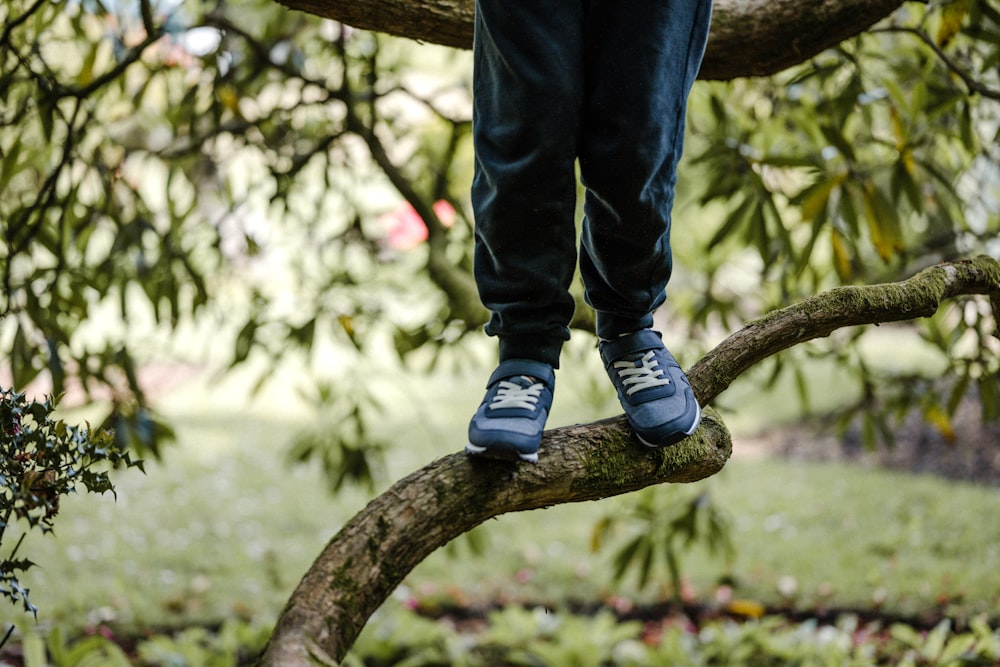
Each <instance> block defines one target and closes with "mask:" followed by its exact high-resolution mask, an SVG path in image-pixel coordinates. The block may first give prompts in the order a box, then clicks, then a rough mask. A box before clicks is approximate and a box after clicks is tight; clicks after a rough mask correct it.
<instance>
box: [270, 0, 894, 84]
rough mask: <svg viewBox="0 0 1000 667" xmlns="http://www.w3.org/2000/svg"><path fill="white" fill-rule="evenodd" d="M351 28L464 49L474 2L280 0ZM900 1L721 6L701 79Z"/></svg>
mask: <svg viewBox="0 0 1000 667" xmlns="http://www.w3.org/2000/svg"><path fill="white" fill-rule="evenodd" d="M278 1H279V2H281V3H282V4H284V5H285V6H287V7H290V8H292V9H299V10H302V11H304V12H308V13H310V14H316V15H318V16H323V17H326V18H330V19H334V20H336V21H342V22H344V23H347V24H349V25H352V26H355V27H358V28H364V29H367V30H375V31H379V32H387V33H390V34H393V35H400V36H403V37H410V38H412V39H416V40H419V41H426V42H433V43H435V44H444V45H445V46H453V47H457V48H462V49H468V48H470V47H471V45H472V30H473V27H472V24H473V16H474V12H475V10H474V3H473V0H358V1H356V2H340V1H339V0H278ZM901 4H902V0H817V1H816V2H811V3H809V5H808V9H804V7H803V5H802V3H801V2H798V1H797V0H716V2H715V13H714V17H713V22H712V35H711V38H710V40H709V43H708V53H707V54H706V55H705V61H704V63H703V64H702V67H701V74H700V77H701V78H703V79H734V78H738V77H743V76H764V75H769V74H774V73H776V72H780V71H781V70H783V69H786V68H788V67H791V66H792V65H796V64H798V63H801V62H804V61H806V60H808V59H809V58H811V57H812V56H814V55H816V54H817V53H820V52H821V51H823V50H824V49H827V48H829V47H831V46H835V45H836V44H839V43H840V42H842V41H843V40H845V39H847V38H849V37H853V36H854V35H857V34H858V33H860V32H862V31H864V30H866V29H867V28H869V27H870V26H871V25H872V24H874V23H875V22H876V21H878V20H880V19H882V18H884V17H886V16H888V15H889V14H891V13H892V12H893V11H894V10H895V9H896V8H898V7H899V6H900V5H901Z"/></svg>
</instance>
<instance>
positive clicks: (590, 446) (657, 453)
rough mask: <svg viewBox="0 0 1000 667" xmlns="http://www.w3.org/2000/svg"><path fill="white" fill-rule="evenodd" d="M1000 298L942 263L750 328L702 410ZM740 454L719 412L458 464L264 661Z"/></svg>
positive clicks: (291, 656)
mask: <svg viewBox="0 0 1000 667" xmlns="http://www.w3.org/2000/svg"><path fill="white" fill-rule="evenodd" d="M970 294H981V295H987V296H988V297H989V298H990V299H991V301H993V302H994V303H995V302H996V300H997V295H1000V262H998V261H997V260H995V259H992V258H990V257H986V256H983V257H978V258H976V259H972V260H966V261H960V262H955V263H948V264H942V265H939V266H935V267H931V268H929V269H925V270H924V271H922V272H921V273H919V274H917V275H916V276H914V277H912V278H910V279H908V280H906V281H903V282H900V283H889V284H883V285H872V286H866V287H841V288H837V289H833V290H830V291H828V292H825V293H823V294H820V295H819V296H816V297H812V298H810V299H807V300H806V301H803V302H802V303H799V304H797V305H793V306H789V307H787V308H784V309H782V310H778V311H775V312H773V313H771V314H769V315H767V316H765V317H762V318H761V319H759V320H756V321H754V322H751V323H749V324H748V325H747V326H745V327H744V328H743V329H741V330H740V331H738V332H736V333H734V334H733V335H732V336H730V337H729V338H727V339H726V340H725V341H723V342H722V343H721V344H720V345H718V346H717V347H716V348H715V349H714V350H712V351H711V352H709V353H708V354H707V355H705V357H704V358H703V359H702V360H701V361H699V362H698V363H697V364H695V365H694V367H692V368H691V370H690V371H689V373H688V375H689V377H690V379H691V384H692V385H693V386H694V389H695V392H696V393H697V395H698V397H699V399H700V400H701V401H702V403H704V404H707V403H710V402H711V400H712V399H714V398H715V397H716V396H718V395H719V394H720V393H721V392H722V391H723V390H725V388H726V387H728V386H729V384H730V383H731V382H732V381H733V380H734V379H735V378H736V377H737V376H739V375H740V374H741V373H742V372H744V371H745V370H747V369H748V368H750V367H752V366H753V365H754V364H757V363H759V362H760V361H762V360H763V359H766V358H767V357H769V356H771V355H773V354H775V353H777V352H780V351H781V350H785V349H787V348H789V347H792V346H793V345H797V344H799V343H802V342H805V341H808V340H812V339H814V338H820V337H824V336H827V335H829V334H830V333H832V332H833V331H835V330H836V329H839V328H842V327H847V326H855V325H859V324H878V323H882V322H893V321H902V320H909V319H914V318H917V317H926V316H929V315H931V314H933V313H934V312H936V311H937V309H938V308H939V307H940V305H941V304H942V302H944V301H945V300H947V299H951V298H954V297H957V296H960V295H970ZM731 450H732V443H731V440H730V436H729V433H728V431H727V430H726V427H725V425H724V424H723V423H722V421H721V419H720V418H719V415H718V413H716V412H715V411H714V410H712V409H711V408H708V409H706V413H705V419H704V421H703V425H702V426H701V428H699V429H698V431H697V432H696V433H695V434H694V435H693V436H692V437H690V438H688V439H687V440H685V441H683V442H682V443H680V444H679V445H676V446H674V447H670V448H667V449H665V450H650V449H647V448H644V447H641V446H638V445H636V444H635V443H634V442H633V441H632V439H631V435H630V432H629V429H628V427H627V424H626V422H625V420H624V418H623V417H617V418H613V419H607V420H603V421H599V422H594V423H591V424H584V425H580V426H571V427H565V428H559V429H553V430H551V431H548V432H546V434H545V439H544V441H543V443H542V452H543V454H542V457H541V459H540V461H539V463H538V464H537V465H526V464H522V465H515V464H504V463H498V462H493V461H482V460H477V459H472V458H469V457H467V456H465V455H464V454H452V455H450V456H446V457H444V458H442V459H439V460H437V461H434V462H433V463H431V464H429V465H427V466H425V467H424V468H421V469H420V470H417V471H416V472H414V473H412V474H410V475H409V476H407V477H405V478H403V479H401V480H400V481H399V482H397V483H396V484H394V485H393V486H392V487H391V488H390V489H389V490H388V491H386V492H385V493H383V494H382V495H380V496H379V497H377V498H375V499H374V500H373V501H372V502H371V503H370V504H369V505H368V506H367V507H366V508H365V509H364V510H362V511H361V512H360V513H358V514H357V515H356V516H355V517H354V518H353V519H351V520H350V521H349V522H348V523H347V525H345V526H344V527H343V529H342V530H341V531H340V532H339V533H338V534H337V535H336V536H335V537H334V538H333V539H332V540H331V542H330V543H329V544H328V545H327V547H326V548H325V549H324V550H323V552H322V553H321V554H320V555H319V557H318V558H317V559H316V561H315V563H313V565H312V567H311V568H310V569H309V571H308V572H307V573H306V575H305V577H303V579H302V581H301V583H300V584H299V586H298V588H297V589H296V590H295V592H294V593H293V594H292V597H291V598H290V599H289V601H288V604H287V606H286V607H285V610H284V612H283V613H282V615H281V617H280V619H279V620H278V623H277V626H276V628H275V631H274V634H273V636H272V637H271V641H270V643H269V645H268V647H267V650H266V652H265V654H264V656H263V657H262V664H263V665H268V666H272V665H273V666H281V667H296V666H299V665H301V666H305V665H314V664H325V665H331V664H336V663H337V662H338V661H339V660H340V659H342V658H343V656H344V655H345V654H346V653H347V651H348V650H349V649H350V647H351V644H352V643H353V641H354V640H355V638H356V637H357V635H358V633H359V632H360V631H361V628H362V627H363V626H364V624H365V623H366V622H367V620H368V618H369V617H370V616H371V614H372V613H374V611H375V610H376V609H377V608H378V607H379V606H380V605H381V604H382V602H383V601H384V600H385V599H386V597H387V596H388V595H389V594H390V593H391V592H392V590H393V589H394V588H395V587H396V586H397V585H398V584H399V583H400V582H401V581H402V580H403V579H404V578H405V577H406V575H407V574H408V573H409V572H410V571H411V570H412V569H413V567H415V566H416V565H417V564H418V563H420V562H421V561H423V560H424V559H425V558H426V557H427V556H428V555H430V554H431V553H432V552H433V551H435V550H436V549H437V548H438V547H440V546H443V545H444V544H446V543H448V542H449V541H450V540H452V539H453V538H455V537H457V536H458V535H461V534H462V533H464V532H466V531H468V530H470V529H472V528H474V527H475V526H477V525H479V524H480V523H482V522H483V521H485V520H487V519H490V518H492V517H495V516H498V515H500V514H504V513H507V512H516V511H522V510H529V509H537V508H542V507H548V506H551V505H556V504H559V503H568V502H580V501H584V500H597V499H600V498H606V497H609V496H614V495H618V494H622V493H627V492H630V491H635V490H638V489H641V488H643V487H646V486H650V485H653V484H660V483H664V482H689V481H695V480H698V479H702V478H704V477H707V476H710V475H713V474H715V473H716V472H718V471H719V470H721V469H722V467H723V465H725V462H726V460H727V459H728V457H729V455H730V453H731Z"/></svg>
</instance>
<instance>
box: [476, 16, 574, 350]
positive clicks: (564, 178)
mask: <svg viewBox="0 0 1000 667" xmlns="http://www.w3.org/2000/svg"><path fill="white" fill-rule="evenodd" d="M582 10H583V0H546V1H545V2H541V1H539V0H478V1H477V3H476V26H475V29H476V31H475V41H474V45H473V59H474V97H473V104H474V106H473V139H474V143H475V152H476V161H475V176H474V180H473V184H472V204H473V209H474V213H475V221H476V225H475V230H476V232H475V237H476V239H475V240H476V250H475V276H476V282H477V285H478V287H479V293H480V298H481V299H482V301H483V304H484V305H485V306H486V307H487V308H488V309H489V310H490V311H491V319H490V321H489V323H488V324H487V326H486V332H487V333H488V334H490V335H494V336H498V337H499V339H500V359H501V361H503V360H505V359H510V358H527V359H535V360H537V361H543V362H545V363H547V364H549V365H550V366H553V367H558V364H559V352H560V349H561V347H562V344H563V342H564V341H566V340H567V339H568V338H569V329H568V324H569V321H570V319H571V317H572V315H573V299H572V297H571V296H570V293H569V286H570V282H571V281H572V278H573V272H574V268H575V266H576V238H575V236H576V231H575V226H574V212H575V201H576V177H575V173H574V161H575V159H576V151H577V137H578V135H579V129H578V128H579V123H580V113H581V109H582V104H583V55H582V31H583V13H582Z"/></svg>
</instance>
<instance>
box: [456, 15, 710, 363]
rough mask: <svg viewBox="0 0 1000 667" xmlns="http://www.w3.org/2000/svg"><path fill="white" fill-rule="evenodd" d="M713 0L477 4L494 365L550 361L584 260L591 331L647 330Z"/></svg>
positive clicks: (485, 267)
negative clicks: (579, 203) (580, 198)
mask: <svg viewBox="0 0 1000 667" xmlns="http://www.w3.org/2000/svg"><path fill="white" fill-rule="evenodd" d="M710 17H711V0H477V2H476V24H475V41H474V47H473V58H474V98H473V99H474V108H473V138H474V144H475V151H476V162H475V176H474V179H473V185H472V203H473V208H474V213H475V220H476V234H475V236H476V248H475V275H476V280H477V284H478V286H479V292H480V297H481V299H482V301H483V303H484V305H485V306H486V307H487V308H488V309H489V310H490V312H491V314H492V316H491V318H490V321H489V323H488V324H487V326H486V332H487V333H488V334H490V335H494V336H498V337H499V340H500V358H501V360H503V359H509V358H528V359H535V360H538V361H543V362H546V363H549V364H551V365H552V366H554V367H558V365H559V353H560V350H561V348H562V344H563V342H564V341H566V340H567V339H568V338H569V328H568V324H569V322H570V319H571V318H572V315H573V307H574V304H573V299H572V297H571V296H570V293H569V287H570V283H571V281H572V278H573V274H574V269H575V267H576V261H577V242H576V241H577V240H576V230H575V224H574V218H575V204H576V191H577V182H576V173H575V169H574V164H575V162H576V161H577V160H579V166H580V175H581V182H582V184H583V186H584V188H585V191H586V195H585V200H584V221H583V232H582V236H581V239H580V248H579V261H580V272H581V275H582V277H583V282H584V288H585V294H586V300H587V302H588V303H589V304H590V305H591V306H592V307H593V308H594V309H595V311H596V314H597V329H598V335H599V336H600V337H602V338H607V339H610V338H614V337H615V336H617V335H619V334H622V333H627V332H630V331H635V330H638V329H642V328H644V327H648V326H650V325H651V324H652V319H653V318H652V313H653V311H654V310H655V309H656V308H657V307H658V306H660V305H661V304H662V303H663V301H664V299H665V288H666V285H667V281H668V280H669V278H670V272H671V266H672V262H671V254H670V212H671V207H672V205H673V199H674V186H675V183H676V180H677V164H678V161H679V159H680V155H681V149H682V143H683V135H684V118H685V111H686V106H687V97H688V93H689V92H690V89H691V86H692V84H693V83H694V80H695V76H696V75H697V73H698V68H699V66H700V64H701V58H702V55H703V53H704V49H705V43H706V41H707V37H708V29H709V23H710Z"/></svg>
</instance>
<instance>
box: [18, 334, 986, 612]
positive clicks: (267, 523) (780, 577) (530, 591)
mask: <svg viewBox="0 0 1000 667" xmlns="http://www.w3.org/2000/svg"><path fill="white" fill-rule="evenodd" d="M591 352H592V351H591V350H589V349H586V348H585V346H576V347H574V348H573V349H571V350H570V351H569V355H570V356H569V358H570V359H574V360H575V359H583V358H588V359H590V358H593V357H594V356H595V355H593V354H591ZM574 355H576V356H574ZM592 363H595V362H582V363H579V364H567V365H566V367H565V368H564V369H563V370H562V371H560V375H559V379H558V381H557V382H558V384H559V388H558V390H557V399H556V405H555V408H554V411H553V417H552V422H551V425H552V426H556V425H560V424H566V423H572V422H577V421H586V420H591V419H596V418H599V417H602V416H606V415H609V414H614V413H616V412H617V409H616V406H615V402H614V397H613V396H611V395H610V392H608V391H607V390H606V389H605V388H604V385H605V383H604V382H602V381H601V379H600V377H599V373H597V374H595V372H594V367H593V366H592V365H591V364H592ZM473 366H475V365H473ZM597 370H598V371H599V370H600V369H599V368H597ZM282 372H288V373H289V375H288V377H283V376H282V375H281V373H282ZM487 372H488V369H487V368H486V364H485V362H484V365H483V368H478V367H470V368H468V369H467V370H465V371H447V372H445V371H442V372H438V373H434V374H431V375H421V374H413V375H412V376H411V377H407V378H405V379H404V380H403V381H402V383H401V384H402V385H405V386H406V387H409V388H410V389H411V390H412V389H413V388H414V387H419V389H420V390H419V391H412V392H411V394H410V398H411V399H412V400H409V401H400V402H399V403H398V405H399V408H398V410H394V411H393V413H392V414H391V415H389V416H387V417H386V419H385V420H384V421H383V422H382V423H380V424H378V425H377V427H376V429H375V435H376V436H378V437H381V438H384V439H385V440H387V441H388V442H392V443H396V447H395V448H394V449H393V450H392V454H391V456H392V458H391V460H389V461H388V462H387V466H386V470H385V479H384V480H383V482H382V483H380V484H381V486H383V487H384V486H385V485H388V484H389V483H391V481H392V480H394V479H396V478H398V477H400V476H401V475H403V474H405V473H407V472H409V471H410V470H412V469H414V468H416V467H418V466H420V465H423V464H424V463H426V462H429V461H430V460H431V459H433V458H435V457H437V456H441V455H444V454H447V453H450V452H452V451H458V450H459V449H461V447H462V445H463V444H464V431H465V427H466V421H467V418H468V414H470V413H471V411H472V409H473V408H474V407H475V402H477V401H478V400H479V397H480V393H481V384H482V381H483V378H485V377H486V373H487ZM816 372H817V373H818V374H819V375H818V376H819V377H826V376H835V375H836V369H823V368H819V369H817V371H816ZM295 377H296V376H295V373H294V371H293V370H289V371H276V376H275V378H274V379H273V381H272V382H271V383H269V384H268V385H267V387H266V388H265V390H264V392H263V393H262V394H261V395H259V396H257V397H256V398H254V399H252V400H251V401H249V402H248V401H247V399H246V397H245V390H244V387H245V386H246V378H245V377H243V376H241V375H240V374H239V373H237V374H235V375H233V376H230V377H228V378H226V379H225V380H224V381H222V382H212V381H209V380H208V379H207V377H205V376H199V377H196V378H194V379H189V380H187V381H185V382H184V383H183V384H181V385H179V386H177V387H175V388H174V389H172V390H171V391H170V392H169V393H168V394H167V395H166V396H164V397H163V398H162V400H161V401H160V405H161V409H162V411H163V413H164V414H165V415H166V416H167V417H168V418H169V419H170V420H171V421H172V423H173V424H174V426H175V427H176V429H177V434H178V443H177V445H176V446H174V447H172V448H170V449H169V450H168V452H167V456H166V459H165V460H164V461H163V462H150V464H149V466H148V474H147V475H146V476H145V477H144V476H142V475H139V474H130V475H126V476H120V477H118V478H117V501H116V500H115V499H114V498H112V497H111V496H103V497H98V496H79V497H71V498H69V499H67V501H66V502H65V503H64V508H63V511H62V515H61V517H60V520H59V522H58V523H57V529H56V533H55V535H53V536H49V537H44V538H41V537H36V536H31V538H30V539H29V541H28V543H27V544H26V545H25V553H27V554H28V555H29V556H30V557H31V558H32V560H33V561H35V562H36V563H37V567H36V568H35V569H32V570H30V571H29V572H28V573H26V575H25V576H24V581H25V583H27V585H28V586H29V587H30V588H31V589H32V593H31V596H32V601H33V602H34V603H35V604H36V605H38V606H39V607H40V609H41V613H40V616H39V623H40V624H41V625H42V626H43V627H46V626H50V625H60V626H63V627H64V628H69V629H80V628H83V627H85V626H88V625H97V624H101V623H112V624H120V625H123V626H127V627H131V628H139V629H142V628H163V627H176V626H184V625H188V624H192V623H213V622H217V621H219V620H221V619H224V618H230V617H241V618H254V619H257V620H263V621H264V622H267V621H269V620H270V619H273V618H274V617H275V616H276V615H277V613H278V612H279V611H280V609H281V607H282V606H283V604H284V602H285V600H286V599H287V597H288V595H289V594H290V593H291V591H292V589H293V588H294V586H295V585H296V584H297V582H298V579H299V577H300V576H301V574H302V573H303V572H304V571H305V569H306V568H307V567H308V565H309V563H310V562H311V561H312V559H313V558H314V557H315V556H316V555H318V553H319V552H320V550H321V549H322V548H323V546H324V545H325V544H326V542H327V541H328V540H329V539H330V538H331V537H332V536H333V535H334V534H335V532H336V531H337V529H338V528H339V527H340V526H341V525H342V524H343V523H344V522H345V521H346V520H347V519H348V518H350V517H351V516H352V515H353V514H354V513H356V512H357V511H358V510H360V509H361V508H362V507H363V506H364V504H365V502H367V500H368V498H369V497H370V494H369V493H368V492H366V491H364V490H362V489H357V488H348V489H347V490H346V491H343V492H341V493H340V494H338V495H337V496H333V495H331V494H330V493H328V492H327V490H326V481H325V480H324V478H323V477H322V475H321V473H320V471H319V470H318V466H306V467H295V468H289V467H288V466H287V465H286V463H285V456H286V452H287V449H288V445H289V442H290V440H291V438H292V437H293V436H294V434H295V433H296V432H297V431H298V430H299V429H301V428H303V427H306V426H309V425H311V424H312V423H313V421H314V420H315V419H316V416H315V415H313V414H311V413H310V412H309V411H308V410H307V409H306V408H305V406H304V405H303V404H302V401H301V400H299V399H296V398H295V397H294V395H293V392H292V391H291V390H290V387H292V386H293V385H294V382H295ZM750 381H751V384H752V378H751V380H750ZM393 391H401V389H400V387H397V388H396V389H395V390H393ZM788 391H789V390H788V388H787V387H785V388H784V389H782V388H781V387H780V386H779V388H778V393H777V394H775V395H771V396H761V395H759V392H758V393H754V392H753V391H751V390H750V389H748V388H744V389H740V388H739V387H735V386H734V395H736V396H741V395H742V397H743V398H742V399H740V400H738V401H735V403H736V404H738V405H740V406H741V408H742V411H743V412H745V413H746V412H752V413H753V414H758V415H760V414H766V415H774V414H777V413H778V412H780V411H781V410H785V411H788V412H789V414H790V415H791V414H792V413H794V412H795V410H793V409H791V408H789V407H788V406H789V397H788ZM741 392H742V394H741ZM782 392H784V393H782ZM390 394H391V392H390ZM397 398H398V397H397ZM769 405H770V406H772V407H770V408H769V407H768V406H769ZM775 406H780V409H779V407H775ZM736 421H737V422H738V423H740V428H739V429H737V431H736V443H735V448H736V456H735V458H734V460H733V461H731V462H730V463H729V464H728V465H727V467H726V469H725V470H724V471H723V472H722V473H721V474H719V475H717V476H716V477H714V478H712V479H709V480H705V481H703V482H699V483H697V484H696V485H693V486H694V487H695V488H699V489H700V488H704V489H708V490H710V491H711V493H712V497H713V499H714V500H715V502H717V503H718V504H719V505H720V506H721V507H722V508H724V510H725V511H726V512H727V513H728V515H729V516H730V519H731V521H732V526H733V537H734V540H735V542H736V548H737V555H736V558H735V560H734V561H733V562H732V563H731V564H725V563H722V562H720V561H719V560H717V559H714V558H708V557H706V555H705V554H704V553H703V552H701V551H698V550H697V549H696V550H694V551H693V552H691V553H689V554H686V555H685V556H684V557H683V559H682V570H683V572H684V574H685V576H686V578H687V579H688V580H689V581H690V584H691V586H692V587H693V589H694V590H695V591H696V592H697V594H698V595H701V596H705V597H709V596H711V595H712V594H713V592H714V590H715V587H716V585H717V583H718V581H719V578H720V576H727V577H732V579H733V581H735V590H734V594H735V595H736V596H739V597H747V598H752V599H756V600H759V601H761V602H763V603H765V604H769V605H781V604H795V605H804V606H809V607H815V606H819V607H838V606H851V607H856V606H860V607H869V606H871V605H873V604H878V605H880V606H881V607H882V608H884V609H886V610H890V611H895V612H899V613H907V614H910V613H920V612H923V611H928V610H944V611H947V612H949V613H954V614H958V615H967V614H972V613H976V612H979V611H986V612H991V613H992V612H995V610H996V609H998V608H1000V522H998V521H996V516H997V513H998V510H1000V492H998V490H997V489H993V488H985V487H977V486H973V485H969V484H960V483H955V482H947V481H943V480H939V479H935V478H931V477H916V476H909V475H904V474H900V473H892V472H886V471H880V470H868V469H860V468H856V467H850V466H847V465H841V464H804V463H789V462H783V461H776V460H761V459H755V458H749V457H743V456H741V455H740V437H741V434H744V435H745V434H747V433H752V432H753V430H754V429H755V428H757V427H759V425H760V424H759V422H758V423H757V424H753V423H749V421H747V420H745V419H737V420H736ZM625 502H628V499H627V498H615V499H608V500H604V501H601V502H599V503H593V502H591V503H585V504H578V505H566V506H557V507H553V508H550V509H547V510H542V511H536V512H531V513H528V514H518V515H507V516H503V517H499V518H498V519H496V520H495V521H490V522H488V523H487V524H486V525H484V526H482V527H480V528H478V529H477V530H476V531H475V533H476V539H475V540H474V541H473V540H468V539H460V540H458V541H457V542H456V543H455V544H453V545H451V546H449V547H447V548H445V549H443V550H440V551H439V552H437V553H435V554H433V555H432V556H431V557H430V558H428V559H427V561H425V562H424V563H423V564H421V565H420V566H419V567H418V568H417V569H416V570H415V571H414V572H413V573H412V574H411V576H410V577H409V578H408V579H407V581H406V582H405V584H404V585H403V586H402V587H401V588H400V590H399V591H397V592H396V594H395V595H394V600H395V601H394V602H393V603H392V604H401V603H403V602H404V601H405V600H407V599H409V598H431V597H434V596H443V597H446V598H449V599H454V600H455V601H459V602H461V601H469V602H473V603H475V602H483V601H496V600H500V601H503V600H527V601H533V602H544V603H548V604H553V605H558V604H559V603H560V602H562V601H566V600H574V601H583V602H594V601H599V600H604V599H608V598H610V597H624V598H629V599H634V600H635V601H638V602H651V601H656V600H659V599H662V598H663V596H664V595H665V594H666V591H665V589H664V588H663V587H662V586H661V587H654V588H650V589H648V590H642V591H640V590H637V589H636V588H635V586H634V584H633V583H632V581H631V579H626V580H625V581H624V582H621V583H620V584H615V583H614V582H612V580H611V578H610V572H611V567H610V561H611V557H612V551H611V550H603V551H598V552H596V553H595V552H592V551H591V548H590V546H591V532H592V527H593V525H594V523H595V522H596V521H597V519H598V518H599V517H600V516H602V515H604V514H606V513H609V512H612V513H613V512H615V511H616V508H617V507H621V506H622V505H621V504H622V503H625ZM475 545H478V548H474V546H475ZM0 618H2V620H4V621H13V622H16V623H18V624H21V625H23V624H26V623H27V624H32V623H33V621H32V620H31V619H30V617H29V616H26V615H24V614H19V613H17V612H16V611H14V610H13V609H11V608H8V607H5V608H3V609H0Z"/></svg>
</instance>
